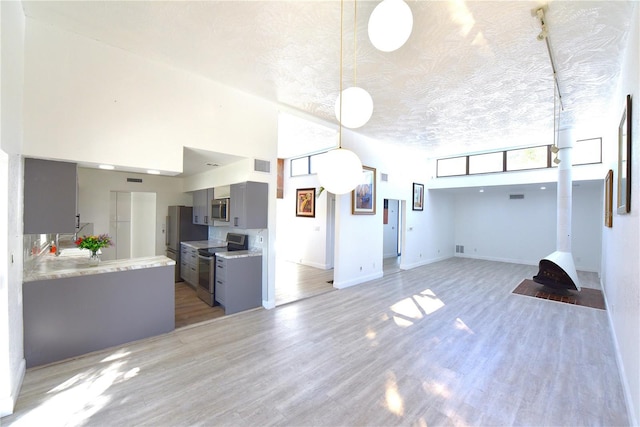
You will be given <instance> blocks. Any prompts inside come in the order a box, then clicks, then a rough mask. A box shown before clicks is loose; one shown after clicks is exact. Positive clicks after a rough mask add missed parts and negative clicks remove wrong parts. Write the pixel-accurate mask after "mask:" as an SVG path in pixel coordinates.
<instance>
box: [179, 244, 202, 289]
mask: <svg viewBox="0 0 640 427" xmlns="http://www.w3.org/2000/svg"><path fill="white" fill-rule="evenodd" d="M180 277H181V278H182V280H184V281H185V282H187V283H188V284H190V285H191V286H193V287H194V288H195V287H197V285H198V249H196V248H194V247H193V246H189V245H186V244H184V243H181V244H180Z"/></svg>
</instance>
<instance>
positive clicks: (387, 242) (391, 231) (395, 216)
mask: <svg viewBox="0 0 640 427" xmlns="http://www.w3.org/2000/svg"><path fill="white" fill-rule="evenodd" d="M401 209H402V203H401V202H400V200H396V199H384V211H383V215H382V228H383V233H382V239H383V243H382V253H383V260H382V261H383V262H382V269H383V274H384V275H387V274H390V273H395V272H398V271H400V257H401V255H402V251H401V248H402V241H401V238H402V233H400V230H401V229H402V215H401V212H400V211H401Z"/></svg>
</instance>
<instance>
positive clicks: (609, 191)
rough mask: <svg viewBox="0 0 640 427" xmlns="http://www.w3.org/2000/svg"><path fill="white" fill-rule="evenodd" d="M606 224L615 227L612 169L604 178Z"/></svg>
mask: <svg viewBox="0 0 640 427" xmlns="http://www.w3.org/2000/svg"><path fill="white" fill-rule="evenodd" d="M604 225H605V227H609V228H611V227H613V171H612V170H611V169H609V172H607V177H606V178H605V179H604Z"/></svg>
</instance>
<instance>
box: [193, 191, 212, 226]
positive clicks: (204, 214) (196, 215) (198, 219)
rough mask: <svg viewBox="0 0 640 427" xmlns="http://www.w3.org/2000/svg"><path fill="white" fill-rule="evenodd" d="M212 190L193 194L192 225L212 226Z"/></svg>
mask: <svg viewBox="0 0 640 427" xmlns="http://www.w3.org/2000/svg"><path fill="white" fill-rule="evenodd" d="M212 200H213V188H205V189H204V190H196V191H194V192H193V223H194V224H198V225H213V221H212V220H211V213H210V212H209V210H210V209H211V201H212Z"/></svg>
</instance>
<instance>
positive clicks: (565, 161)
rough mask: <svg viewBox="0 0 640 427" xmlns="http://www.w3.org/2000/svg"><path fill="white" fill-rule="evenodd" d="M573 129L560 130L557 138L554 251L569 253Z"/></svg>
mask: <svg viewBox="0 0 640 427" xmlns="http://www.w3.org/2000/svg"><path fill="white" fill-rule="evenodd" d="M573 143H574V140H573V129H566V130H561V131H560V132H559V136H558V149H559V151H558V159H560V164H559V165H558V190H557V197H558V213H557V215H558V216H557V230H556V233H557V234H556V250H558V251H561V252H571V215H572V213H571V200H572V197H573V187H572V186H573V183H572V175H571V169H572V163H573V159H572V151H573Z"/></svg>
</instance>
